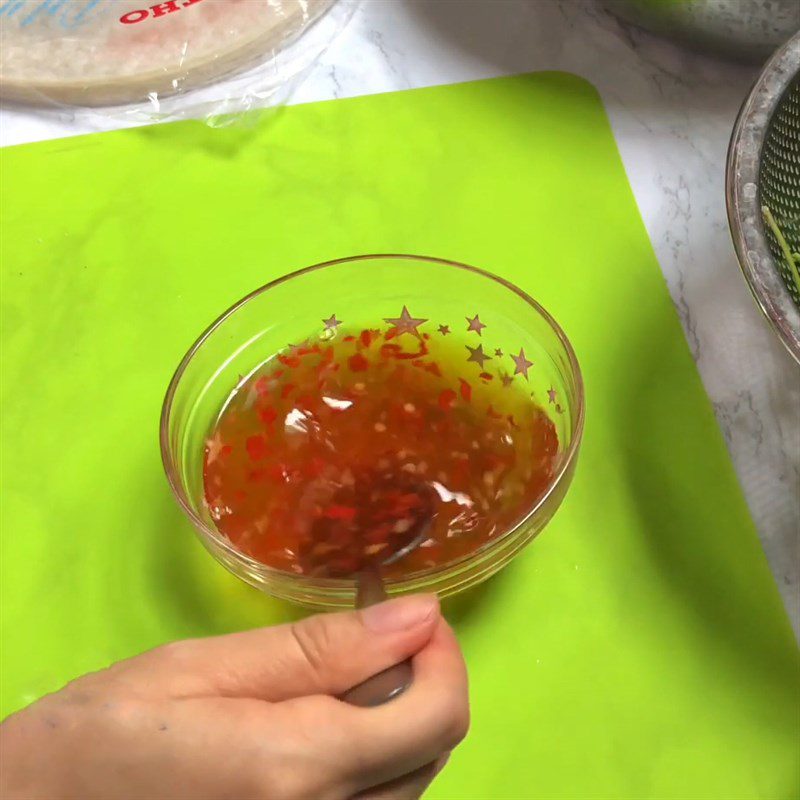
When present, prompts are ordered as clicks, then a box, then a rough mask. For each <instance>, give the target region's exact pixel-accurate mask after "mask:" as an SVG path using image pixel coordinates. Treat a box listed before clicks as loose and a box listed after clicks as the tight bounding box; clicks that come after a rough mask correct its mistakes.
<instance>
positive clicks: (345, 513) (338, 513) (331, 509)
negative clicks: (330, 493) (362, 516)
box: [322, 505, 356, 522]
mask: <svg viewBox="0 0 800 800" xmlns="http://www.w3.org/2000/svg"><path fill="white" fill-rule="evenodd" d="M322 514H323V516H325V517H327V518H328V519H343V520H347V521H348V522H349V521H350V520H353V519H355V516H356V510H355V508H353V507H352V506H336V505H333V506H328V507H327V508H326V509H325V511H323V512H322Z"/></svg>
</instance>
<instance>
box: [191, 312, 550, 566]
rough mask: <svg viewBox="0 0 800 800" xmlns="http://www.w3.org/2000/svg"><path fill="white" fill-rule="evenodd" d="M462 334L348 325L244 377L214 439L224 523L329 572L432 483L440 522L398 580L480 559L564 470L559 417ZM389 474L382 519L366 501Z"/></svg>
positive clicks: (266, 547)
mask: <svg viewBox="0 0 800 800" xmlns="http://www.w3.org/2000/svg"><path fill="white" fill-rule="evenodd" d="M406 313H407V312H406V311H405V309H404V315H405V314H406ZM332 319H333V320H334V322H335V317H334V318H332ZM479 332H480V331H478V333H479ZM448 334H449V329H447V328H446V326H442V328H440V329H439V332H437V333H433V334H428V333H425V334H422V333H419V332H417V331H416V330H408V329H404V328H403V327H402V326H401V325H400V324H398V325H397V326H395V327H392V326H390V327H389V328H388V329H387V330H377V329H368V330H351V331H347V330H344V329H339V323H338V322H337V323H336V324H335V325H334V324H329V325H328V326H326V331H325V334H324V335H323V336H321V337H315V338H313V339H309V341H307V342H305V343H303V344H301V345H297V346H293V347H289V348H287V349H286V350H285V351H283V352H281V353H278V354H277V355H276V356H274V357H273V358H271V359H270V360H269V361H268V362H266V363H265V364H263V365H262V366H261V367H259V368H258V369H257V370H255V371H254V372H253V373H252V374H250V375H248V376H244V377H242V379H241V381H240V383H239V384H238V385H237V386H236V387H235V389H233V391H232V393H231V395H230V397H229V398H228V401H227V402H226V404H225V406H224V408H223V410H222V411H221V413H220V415H219V418H218V420H217V422H216V424H215V426H214V429H213V430H212V431H211V433H210V436H209V438H208V441H207V443H206V448H205V456H204V469H203V477H204V484H205V500H206V503H207V506H208V509H209V512H210V514H211V516H212V518H213V519H214V521H215V523H216V526H217V528H218V529H219V531H220V532H221V533H223V534H224V535H225V536H226V537H227V538H228V539H230V541H231V542H232V543H233V544H234V545H235V546H236V547H237V548H238V549H239V550H241V551H242V552H244V553H246V554H247V555H249V556H251V557H252V558H254V559H256V560H258V561H260V562H262V563H263V564H266V565H268V566H270V567H274V568H276V569H280V570H285V571H290V572H295V573H299V574H312V575H313V574H326V570H325V568H324V567H325V564H326V560H328V559H333V560H334V561H335V562H336V563H335V567H336V571H337V572H341V573H343V574H349V573H351V572H354V571H356V570H357V569H359V568H360V567H361V566H362V565H363V564H362V559H363V558H367V559H368V558H371V557H376V558H377V557H379V555H380V551H381V549H382V547H383V546H386V545H387V544H388V542H389V539H390V537H391V536H392V535H393V534H395V533H400V534H402V530H397V529H401V528H404V526H406V525H407V524H408V523H406V522H405V520H404V518H403V516H402V515H403V514H405V513H407V514H408V515H409V519H412V520H413V515H414V513H416V512H415V508H414V503H415V502H416V501H415V500H414V499H413V498H414V492H413V491H407V492H405V493H404V491H403V487H404V486H419V484H420V483H422V484H424V485H425V486H427V487H429V488H430V490H431V497H432V498H433V506H434V514H433V521H432V523H431V524H430V525H429V526H427V538H426V539H425V540H424V541H423V542H422V543H421V544H420V545H419V547H417V548H416V549H415V550H413V551H412V552H411V553H409V554H408V555H406V556H405V557H404V558H402V559H401V560H400V561H399V562H397V563H395V564H392V565H390V566H388V567H387V568H386V569H385V575H386V576H387V577H389V578H391V577H398V576H401V575H407V574H409V573H411V572H417V571H419V570H424V569H429V568H433V567H436V566H439V565H441V564H443V563H445V562H448V561H450V560H452V559H455V558H458V557H460V556H464V555H467V554H469V553H471V552H473V551H474V550H476V549H477V548H479V547H480V546H481V545H483V544H484V543H486V542H488V541H489V540H491V539H492V538H493V537H496V536H498V535H499V534H501V533H503V532H504V531H506V530H508V529H509V528H510V527H512V526H513V525H514V524H515V523H517V522H519V521H520V520H521V519H522V518H523V517H524V516H525V515H526V513H527V512H528V511H529V510H530V509H531V507H532V506H533V505H534V504H535V503H536V501H537V500H538V499H539V498H540V497H541V496H542V494H543V493H544V492H545V491H546V489H547V487H548V485H549V484H550V482H551V480H552V479H553V477H554V473H555V470H556V468H557V464H558V458H559V456H558V436H557V434H556V429H555V426H554V424H553V422H552V420H551V419H550V418H549V417H548V416H547V414H546V413H545V411H544V410H543V409H542V408H541V407H540V406H539V405H537V404H536V403H535V402H534V401H533V399H532V398H531V396H530V392H529V390H528V388H527V384H525V383H524V380H523V376H522V375H518V376H516V377H512V376H511V375H508V374H505V373H502V372H487V371H484V370H485V368H486V367H487V366H488V365H487V362H488V361H489V360H490V359H489V358H488V356H485V354H484V351H483V348H482V346H481V345H480V340H475V341H473V340H470V339H467V340H461V341H460V340H457V339H456V337H455V336H453V335H448ZM465 341H467V342H469V346H467V344H465ZM475 345H477V346H475ZM478 348H480V349H478ZM496 361H498V362H499V359H496ZM527 363H529V362H527ZM375 481H378V483H379V484H380V483H381V482H382V483H383V489H382V490H385V489H386V487H387V486H388V488H389V489H392V486H391V485H392V484H397V487H398V489H397V491H396V492H394V493H393V494H392V500H391V504H392V508H391V509H389V511H388V512H387V514H386V515H383V516H382V515H381V514H380V513H376V511H375V509H374V508H367V505H369V504H370V502H371V501H370V490H369V487H370V486H371V485H372V484H373V483H375ZM404 496H407V497H406V499H405V500H403V497H404ZM372 500H373V501H374V500H375V498H372ZM403 503H406V505H408V504H410V505H408V507H407V508H406V507H405V506H403ZM372 505H373V506H374V505H375V503H374V502H372ZM398 514H400V517H398ZM365 520H368V523H366V524H365V522H364V521H365ZM327 521H329V522H331V523H335V524H327ZM364 528H367V529H366V530H365V529H364Z"/></svg>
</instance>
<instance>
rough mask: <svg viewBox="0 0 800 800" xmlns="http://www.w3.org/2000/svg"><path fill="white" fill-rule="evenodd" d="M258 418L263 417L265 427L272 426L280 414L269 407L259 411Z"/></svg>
mask: <svg viewBox="0 0 800 800" xmlns="http://www.w3.org/2000/svg"><path fill="white" fill-rule="evenodd" d="M258 416H259V417H261V421H262V422H263V423H264V424H265V425H272V423H273V422H275V420H276V419H277V418H278V412H277V411H276V410H275V409H274V408H273V407H272V406H267V407H266V408H259V409H258Z"/></svg>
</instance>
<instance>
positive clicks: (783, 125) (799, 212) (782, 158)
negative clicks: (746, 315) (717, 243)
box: [759, 77, 800, 305]
mask: <svg viewBox="0 0 800 800" xmlns="http://www.w3.org/2000/svg"><path fill="white" fill-rule="evenodd" d="M759 191H760V194H761V203H762V204H763V205H765V206H767V207H768V208H769V209H770V211H771V212H772V215H773V217H774V218H775V222H776V223H777V224H778V228H780V231H781V233H782V234H783V237H784V238H785V239H786V242H787V244H788V245H789V248H790V249H791V251H792V252H793V253H800V77H796V78H795V79H794V81H793V82H792V83H791V84H790V85H789V88H788V89H787V90H786V93H785V94H784V96H783V98H782V99H781V102H780V104H779V105H778V108H777V109H776V111H775V114H774V116H773V117H772V120H771V122H770V125H769V129H768V130H767V136H766V139H765V140H764V148H763V150H762V153H761V171H760V173H759ZM764 227H765V232H766V237H767V242H768V243H769V249H770V252H771V253H772V257H773V258H774V259H775V263H776V264H777V265H778V267H779V269H780V271H781V275H782V276H783V280H784V283H785V284H786V288H787V289H788V290H789V293H790V294H791V295H792V299H793V300H794V302H795V303H797V304H798V305H800V292H798V290H797V287H796V286H795V284H794V281H793V280H792V277H791V273H790V271H789V266H788V264H787V263H786V259H785V257H784V255H783V251H782V250H781V248H780V245H779V244H778V240H777V239H776V238H775V236H774V235H773V233H772V231H771V230H770V229H769V227H768V226H766V225H765V226H764Z"/></svg>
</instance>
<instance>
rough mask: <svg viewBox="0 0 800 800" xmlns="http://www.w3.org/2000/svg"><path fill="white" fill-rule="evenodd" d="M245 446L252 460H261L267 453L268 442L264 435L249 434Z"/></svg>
mask: <svg viewBox="0 0 800 800" xmlns="http://www.w3.org/2000/svg"><path fill="white" fill-rule="evenodd" d="M245 447H246V448H247V455H248V456H250V460H251V461H260V460H261V459H262V458H264V456H266V455H267V443H266V442H265V441H264V437H263V436H258V435H256V436H248V437H247V441H246V442H245Z"/></svg>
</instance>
